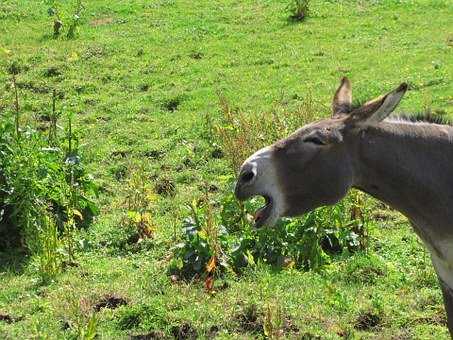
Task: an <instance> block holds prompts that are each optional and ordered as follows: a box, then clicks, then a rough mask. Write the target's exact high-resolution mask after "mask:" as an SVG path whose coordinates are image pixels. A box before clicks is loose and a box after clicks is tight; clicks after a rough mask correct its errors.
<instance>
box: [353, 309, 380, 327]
mask: <svg viewBox="0 0 453 340" xmlns="http://www.w3.org/2000/svg"><path fill="white" fill-rule="evenodd" d="M381 321H382V320H381V316H380V315H379V314H376V313H375V312H372V311H368V312H363V313H361V314H360V315H359V316H358V317H357V319H356V321H355V323H354V328H355V329H358V330H362V331H365V330H369V329H373V328H377V327H378V326H379V324H380V323H381Z"/></svg>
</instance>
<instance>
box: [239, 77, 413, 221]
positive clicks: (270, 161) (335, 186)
mask: <svg viewBox="0 0 453 340" xmlns="http://www.w3.org/2000/svg"><path fill="white" fill-rule="evenodd" d="M406 90H407V85H406V84H401V85H400V86H399V87H398V88H397V89H396V90H394V91H392V92H390V93H388V94H386V95H385V96H382V97H379V98H377V99H375V100H372V101H370V102H367V103H366V104H364V105H363V106H361V107H359V108H356V109H353V108H352V92H351V83H350V82H349V80H348V79H347V78H343V79H342V81H341V84H340V86H339V88H338V90H337V91H336V93H335V96H334V98H333V103H332V111H333V112H332V116H331V118H328V119H324V120H321V121H318V122H314V123H311V124H308V125H306V126H304V127H302V128H300V129H299V130H297V131H296V132H294V133H293V134H292V135H290V136H289V137H288V138H286V139H282V140H280V141H278V142H276V143H274V144H272V145H270V146H268V147H265V148H263V149H261V150H259V151H257V152H256V153H255V154H253V155H252V156H250V157H249V158H248V159H247V160H246V161H245V162H244V163H243V165H242V166H241V170H240V174H239V178H238V181H237V184H236V189H235V194H236V197H237V198H238V199H240V200H246V199H248V198H250V197H253V196H258V195H259V196H263V197H264V198H265V201H266V204H265V206H264V207H262V208H260V209H259V210H258V211H257V212H256V213H255V226H256V227H260V226H262V225H273V224H274V223H275V222H276V221H277V220H278V219H279V218H280V217H283V216H296V215H302V214H304V213H306V212H308V211H310V210H312V209H315V208H317V207H320V206H323V205H330V204H335V203H336V202H338V201H339V200H340V199H341V198H343V197H344V196H345V195H346V193H347V192H348V190H349V189H350V188H351V187H352V186H353V185H354V149H355V148H354V145H355V142H354V141H356V140H357V138H354V137H356V136H359V132H360V131H364V129H366V127H367V126H370V125H372V124H378V123H379V122H381V121H382V120H384V119H385V118H386V117H387V116H388V115H389V114H390V113H391V112H392V111H393V110H394V109H395V108H396V106H397V105H398V103H399V102H400V100H401V98H402V97H403V95H404V93H405V92H406Z"/></svg>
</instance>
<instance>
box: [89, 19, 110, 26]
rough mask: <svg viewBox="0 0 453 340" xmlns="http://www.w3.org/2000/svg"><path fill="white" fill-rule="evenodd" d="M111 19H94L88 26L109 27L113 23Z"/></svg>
mask: <svg viewBox="0 0 453 340" xmlns="http://www.w3.org/2000/svg"><path fill="white" fill-rule="evenodd" d="M113 21H114V20H113V18H111V17H107V18H100V19H95V20H92V21H91V22H90V25H91V26H93V27H97V26H104V25H109V24H111V23H113Z"/></svg>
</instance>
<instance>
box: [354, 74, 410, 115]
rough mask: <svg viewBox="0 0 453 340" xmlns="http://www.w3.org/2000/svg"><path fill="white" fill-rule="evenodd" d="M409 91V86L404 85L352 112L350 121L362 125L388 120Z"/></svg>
mask: <svg viewBox="0 0 453 340" xmlns="http://www.w3.org/2000/svg"><path fill="white" fill-rule="evenodd" d="M406 91H407V84H406V83H402V84H401V85H400V86H398V88H397V89H395V90H393V91H392V92H389V93H387V94H386V95H384V96H381V97H379V98H376V99H374V100H372V101H369V102H367V103H365V104H364V105H363V106H361V107H359V108H358V109H356V110H354V111H352V112H351V114H350V116H349V118H348V121H352V122H360V123H378V122H380V121H382V120H384V119H385V118H387V117H388V116H389V115H390V114H391V113H392V112H393V110H395V108H396V107H397V106H398V104H399V102H400V101H401V98H403V96H404V94H405V93H406Z"/></svg>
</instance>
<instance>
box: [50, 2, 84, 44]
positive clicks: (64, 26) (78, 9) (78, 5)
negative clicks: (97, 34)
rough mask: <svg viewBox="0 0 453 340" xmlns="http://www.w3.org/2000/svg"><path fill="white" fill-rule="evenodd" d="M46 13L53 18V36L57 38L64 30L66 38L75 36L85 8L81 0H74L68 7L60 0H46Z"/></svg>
mask: <svg viewBox="0 0 453 340" xmlns="http://www.w3.org/2000/svg"><path fill="white" fill-rule="evenodd" d="M46 5H47V6H48V9H47V13H48V14H49V16H50V17H51V18H53V36H54V37H55V38H58V37H59V36H61V34H62V33H63V32H66V37H67V38H68V39H73V38H75V36H76V34H77V29H78V27H79V26H80V24H81V17H82V12H83V10H84V9H85V7H84V5H83V2H82V0H75V1H74V2H73V3H72V6H70V8H67V6H64V3H63V1H60V0H46Z"/></svg>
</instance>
